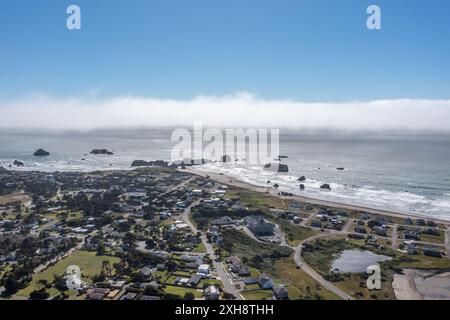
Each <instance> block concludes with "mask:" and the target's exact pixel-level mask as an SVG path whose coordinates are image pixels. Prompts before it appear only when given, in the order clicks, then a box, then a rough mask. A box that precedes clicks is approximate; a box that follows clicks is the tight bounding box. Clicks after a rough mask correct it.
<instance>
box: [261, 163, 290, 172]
mask: <svg viewBox="0 0 450 320" xmlns="http://www.w3.org/2000/svg"><path fill="white" fill-rule="evenodd" d="M264 169H267V170H275V171H277V172H289V167H288V165H287V164H281V163H268V164H266V165H265V166H264Z"/></svg>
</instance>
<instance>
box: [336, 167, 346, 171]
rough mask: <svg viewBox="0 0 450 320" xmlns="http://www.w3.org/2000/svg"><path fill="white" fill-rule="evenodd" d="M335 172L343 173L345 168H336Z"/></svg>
mask: <svg viewBox="0 0 450 320" xmlns="http://www.w3.org/2000/svg"><path fill="white" fill-rule="evenodd" d="M336 170H339V171H344V170H345V168H342V167H339V168H336Z"/></svg>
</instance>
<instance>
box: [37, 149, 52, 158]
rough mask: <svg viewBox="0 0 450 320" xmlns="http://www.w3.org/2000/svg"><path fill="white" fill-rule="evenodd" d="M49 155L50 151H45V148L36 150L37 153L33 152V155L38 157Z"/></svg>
mask: <svg viewBox="0 0 450 320" xmlns="http://www.w3.org/2000/svg"><path fill="white" fill-rule="evenodd" d="M49 155H50V152H48V151H45V150H44V149H38V150H36V152H35V153H33V156H36V157H44V156H49Z"/></svg>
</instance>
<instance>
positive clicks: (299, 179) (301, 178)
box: [297, 176, 306, 181]
mask: <svg viewBox="0 0 450 320" xmlns="http://www.w3.org/2000/svg"><path fill="white" fill-rule="evenodd" d="M305 180H306V177H305V176H301V177H300V178H298V179H297V181H305Z"/></svg>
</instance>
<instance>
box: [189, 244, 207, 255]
mask: <svg viewBox="0 0 450 320" xmlns="http://www.w3.org/2000/svg"><path fill="white" fill-rule="evenodd" d="M192 252H197V253H206V247H205V245H204V244H203V242H200V243H199V244H198V245H197V246H196V247H195V248H194V250H192Z"/></svg>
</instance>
